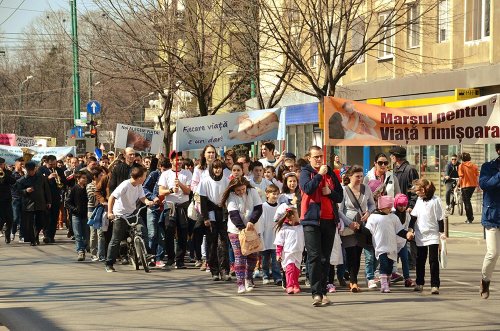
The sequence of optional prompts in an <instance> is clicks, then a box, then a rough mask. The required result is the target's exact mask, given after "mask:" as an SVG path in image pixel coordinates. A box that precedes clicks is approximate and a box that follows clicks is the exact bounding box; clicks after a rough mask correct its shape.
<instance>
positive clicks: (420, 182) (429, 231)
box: [409, 178, 446, 294]
mask: <svg viewBox="0 0 500 331" xmlns="http://www.w3.org/2000/svg"><path fill="white" fill-rule="evenodd" d="M411 191H412V192H415V193H416V194H417V196H418V199H417V203H416V204H415V207H414V208H413V210H412V211H411V214H410V215H411V216H412V219H411V221H410V228H409V231H411V229H414V231H415V242H416V244H417V270H416V271H417V279H416V282H417V285H416V286H415V289H414V290H415V292H422V291H423V289H424V284H425V263H426V261H427V255H429V265H430V268H431V293H432V294H439V285H440V280H439V239H446V236H445V235H444V233H443V232H444V222H443V216H444V214H443V206H442V204H441V199H440V198H439V197H437V196H435V195H434V192H435V191H436V188H435V186H434V184H433V183H432V182H431V181H429V180H427V179H425V178H421V179H417V180H415V181H413V187H412V189H411Z"/></svg>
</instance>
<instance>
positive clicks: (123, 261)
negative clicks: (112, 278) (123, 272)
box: [122, 258, 130, 265]
mask: <svg viewBox="0 0 500 331" xmlns="http://www.w3.org/2000/svg"><path fill="white" fill-rule="evenodd" d="M128 264H130V262H129V260H128V258H123V259H122V265H128Z"/></svg>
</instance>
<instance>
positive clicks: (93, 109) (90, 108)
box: [87, 100, 101, 115]
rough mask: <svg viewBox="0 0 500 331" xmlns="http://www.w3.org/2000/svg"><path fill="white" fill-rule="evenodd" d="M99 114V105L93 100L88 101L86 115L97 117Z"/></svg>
mask: <svg viewBox="0 0 500 331" xmlns="http://www.w3.org/2000/svg"><path fill="white" fill-rule="evenodd" d="M100 112H101V104H100V103H99V102H97V101H95V100H90V101H89V102H88V103H87V113H89V114H90V115H97V114H99V113H100Z"/></svg>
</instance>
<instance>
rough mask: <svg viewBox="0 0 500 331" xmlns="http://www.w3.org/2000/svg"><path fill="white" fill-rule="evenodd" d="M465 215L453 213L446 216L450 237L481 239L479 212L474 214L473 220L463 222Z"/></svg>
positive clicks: (481, 230) (481, 228)
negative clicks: (469, 222)
mask: <svg viewBox="0 0 500 331" xmlns="http://www.w3.org/2000/svg"><path fill="white" fill-rule="evenodd" d="M466 219H467V217H466V216H465V213H464V215H463V216H460V215H458V214H457V213H456V212H455V214H454V215H450V216H448V229H449V237H450V238H477V239H483V226H482V225H481V214H474V222H472V223H471V224H468V223H465V220H466Z"/></svg>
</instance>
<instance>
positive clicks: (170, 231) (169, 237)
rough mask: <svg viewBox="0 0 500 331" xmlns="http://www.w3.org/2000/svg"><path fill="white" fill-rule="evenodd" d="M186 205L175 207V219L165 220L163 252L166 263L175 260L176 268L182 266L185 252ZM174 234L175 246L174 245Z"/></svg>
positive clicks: (186, 229) (186, 230) (186, 231)
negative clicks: (165, 256)
mask: <svg viewBox="0 0 500 331" xmlns="http://www.w3.org/2000/svg"><path fill="white" fill-rule="evenodd" d="M188 205H189V202H187V203H182V204H177V205H175V217H174V218H169V219H166V220H165V241H166V242H165V251H166V254H167V259H168V261H174V260H175V263H176V265H177V266H183V265H184V256H185V255H186V250H187V233H188V218H187V207H188ZM167 217H168V216H167ZM176 234H177V245H175V237H176V236H175V235H176Z"/></svg>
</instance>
